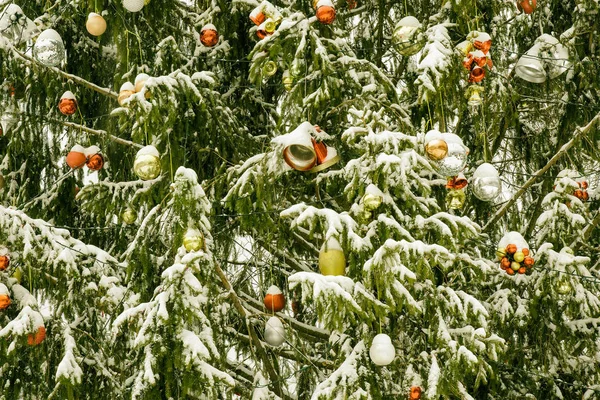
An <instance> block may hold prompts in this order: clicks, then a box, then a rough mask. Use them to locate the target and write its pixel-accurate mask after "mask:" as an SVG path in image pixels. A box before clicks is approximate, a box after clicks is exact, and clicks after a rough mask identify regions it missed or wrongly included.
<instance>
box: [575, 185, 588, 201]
mask: <svg viewBox="0 0 600 400" xmlns="http://www.w3.org/2000/svg"><path fill="white" fill-rule="evenodd" d="M577 184H578V185H579V189H575V191H574V192H573V196H575V197H577V198H578V199H579V200H581V201H588V200H589V199H590V195H589V194H588V192H587V188H588V183H587V181H580V182H577Z"/></svg>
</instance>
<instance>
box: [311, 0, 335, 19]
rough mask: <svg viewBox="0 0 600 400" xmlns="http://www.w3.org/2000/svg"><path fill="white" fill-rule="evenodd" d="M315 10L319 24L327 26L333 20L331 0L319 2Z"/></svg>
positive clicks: (333, 12) (333, 10) (333, 13)
mask: <svg viewBox="0 0 600 400" xmlns="http://www.w3.org/2000/svg"><path fill="white" fill-rule="evenodd" d="M315 8H316V10H317V19H318V20H319V22H320V23H322V24H325V25H329V24H331V23H332V22H333V21H334V20H335V7H334V5H333V2H332V1H331V0H319V1H317V3H316V7H315Z"/></svg>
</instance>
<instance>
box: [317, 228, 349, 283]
mask: <svg viewBox="0 0 600 400" xmlns="http://www.w3.org/2000/svg"><path fill="white" fill-rule="evenodd" d="M319 270H320V271H321V273H322V274H323V275H335V276H343V275H345V274H346V256H344V251H343V250H342V246H341V245H340V243H339V242H338V241H337V240H336V239H335V238H333V237H332V238H329V240H328V241H326V242H325V243H324V244H323V247H321V251H320V252H319Z"/></svg>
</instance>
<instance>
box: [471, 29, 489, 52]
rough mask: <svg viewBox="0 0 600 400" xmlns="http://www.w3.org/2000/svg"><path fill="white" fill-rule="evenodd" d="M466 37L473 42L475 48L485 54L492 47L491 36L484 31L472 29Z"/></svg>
mask: <svg viewBox="0 0 600 400" xmlns="http://www.w3.org/2000/svg"><path fill="white" fill-rule="evenodd" d="M467 39H468V40H470V41H471V42H472V43H473V47H475V49H477V50H481V51H482V52H483V54H487V53H488V52H489V51H490V49H491V48H492V37H491V36H490V35H489V34H487V33H485V32H479V31H472V32H471V33H469V35H468V36H467Z"/></svg>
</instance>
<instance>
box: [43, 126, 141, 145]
mask: <svg viewBox="0 0 600 400" xmlns="http://www.w3.org/2000/svg"><path fill="white" fill-rule="evenodd" d="M50 121H52V122H56V123H58V124H62V125H64V126H68V127H70V128H75V129H80V130H82V131H84V132H87V133H91V134H92V135H97V136H106V137H108V138H109V139H110V140H112V141H113V142H115V143H120V144H124V145H126V146H131V147H137V148H138V149H141V148H142V147H144V146H142V145H141V144H138V143H134V142H132V141H130V140H125V139H121V138H120V137H118V136H114V135H111V134H110V133H108V132H106V131H103V130H99V129H92V128H88V127H87V126H84V125H79V124H75V123H73V122H68V121H61V120H60V119H51V120H50Z"/></svg>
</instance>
